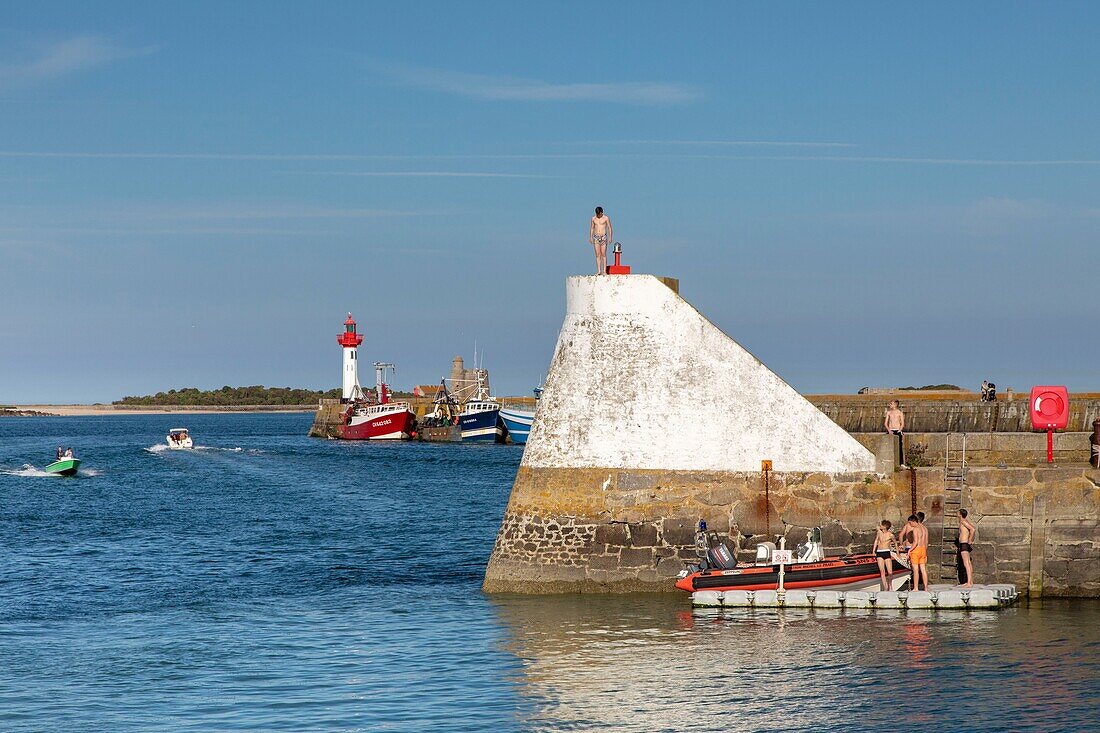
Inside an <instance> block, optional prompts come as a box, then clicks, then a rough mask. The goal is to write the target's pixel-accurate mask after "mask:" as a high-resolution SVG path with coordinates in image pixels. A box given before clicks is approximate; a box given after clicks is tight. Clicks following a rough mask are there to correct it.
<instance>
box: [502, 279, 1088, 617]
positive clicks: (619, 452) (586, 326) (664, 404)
mask: <svg viewBox="0 0 1100 733" xmlns="http://www.w3.org/2000/svg"><path fill="white" fill-rule="evenodd" d="M566 301H567V304H566V317H565V322H564V324H563V326H562V330H561V332H560V334H559V338H558V343H557V347H556V349H555V353H554V357H553V361H552V363H551V367H550V371H549V374H548V377H547V380H546V385H545V391H544V393H543V397H542V400H541V402H540V404H539V407H538V410H537V412H536V417H535V421H534V424H533V426H532V431H531V435H530V437H529V439H528V443H527V448H526V450H525V453H524V457H523V460H522V462H521V465H520V468H519V470H518V472H517V475H516V479H515V482H514V484H513V487H512V492H511V496H510V498H509V502H508V506H507V509H506V510H505V514H504V517H503V520H502V523H501V527H500V531H499V533H498V536H497V539H496V543H495V545H494V548H493V552H492V555H491V557H490V559H489V562H488V565H487V568H486V572H485V578H484V583H483V588H484V589H485V590H486V591H488V592H520V593H556V592H627V591H671V590H673V579H674V578H675V576H676V575H677V573H678V572H679V571H680V570H681V569H682V568H683V566H684V562H685V561H694V560H695V559H696V557H697V556H696V550H695V546H694V534H695V531H696V527H697V524H698V522H699V520H705V521H706V522H707V523H708V526H709V528H710V529H713V530H716V531H719V532H721V533H723V534H724V535H726V536H727V537H728V539H729V543H730V544H731V545H732V546H733V547H734V549H735V550H737V551H739V552H741V556H742V558H743V559H748V557H749V556H750V554H751V551H752V547H753V545H754V544H755V542H756V541H758V540H760V539H763V537H764V536H765V535H768V534H772V535H774V534H780V533H781V534H783V535H784V536H785V537H786V538H787V542H788V546H793V545H794V544H796V543H798V542H801V541H803V540H804V539H805V533H806V531H807V530H808V529H809V528H810V527H814V526H820V527H821V528H822V534H823V541H824V544H825V545H826V549H827V551H829V552H830V553H839V554H843V553H851V552H866V551H868V550H869V548H870V546H871V542H872V538H873V534H874V529H875V527H876V526H877V524H878V522H879V521H880V520H881V519H884V518H885V519H889V520H891V521H892V522H894V523H895V525H900V524H901V523H903V522H904V520H905V518H906V517H907V516H908V515H909V514H910V513H912V512H913V511H914V510H921V511H924V512H925V513H926V514H927V515H928V519H927V523H928V527H929V530H930V535H931V537H930V551H929V569H930V573H931V575H932V579H933V581H936V580H939V576H940V572H939V571H940V569H941V568H940V564H939V560H940V551H941V546H942V540H943V527H944V521H943V520H944V506H945V494H946V492H945V486H944V471H943V469H942V468H938V467H925V468H918V469H914V470H913V471H908V470H902V471H895V470H894V468H895V464H896V463H897V461H896V457H894V459H895V460H891V456H890V454H889V451H890V450H891V449H890V447H889V446H890V442H889V439H888V438H887V437H886V436H883V435H881V434H878V435H874V436H865V437H863V439H862V440H856V438H855V437H853V436H852V435H849V434H848V433H847V432H846V431H845V430H843V429H841V427H840V426H839V425H838V424H837V422H836V421H835V420H833V419H829V418H827V417H826V416H825V414H824V412H822V411H821V410H819V409H818V408H817V407H815V406H814V405H812V404H811V403H810V402H809V401H807V400H806V399H804V398H803V397H802V396H800V395H798V394H797V393H796V392H795V391H794V390H793V389H791V388H790V387H789V386H788V385H786V384H785V383H784V382H783V381H782V380H781V379H780V378H779V377H778V376H776V375H775V374H773V373H772V372H770V371H769V370H768V369H767V367H765V366H764V365H763V364H762V363H760V362H759V361H758V360H756V359H755V358H754V357H752V356H751V355H750V354H748V352H746V351H745V350H744V349H743V348H741V347H740V346H739V345H738V344H737V343H736V342H735V341H733V339H730V338H729V337H728V336H726V335H725V334H723V333H722V332H721V331H720V330H719V329H717V328H716V327H715V326H714V325H713V324H711V323H710V322H709V321H707V320H706V319H705V318H704V317H703V316H702V315H701V314H699V313H698V312H697V311H696V310H695V309H694V308H692V307H691V306H690V305H689V304H687V303H686V302H685V301H684V300H682V299H681V298H680V297H679V296H678V294H677V293H676V292H675V290H674V289H672V288H669V287H666V284H665V283H664V282H662V281H661V280H658V279H657V278H653V277H650V276H644V275H631V276H625V277H574V278H570V279H569V281H568V284H567V287H566ZM873 409H877V408H873ZM879 414H880V415H881V413H879ZM1038 437H1040V436H1033V435H1027V436H1022V437H1020V438H1019V440H1020V441H1022V443H1023V444H1024V447H1023V450H1025V451H1026V453H1027V455H1028V456H1029V457H1032V458H1033V457H1034V455H1035V446H1034V445H1032V443H1033V442H1034V440H1035V439H1036V438H1038ZM1000 440H1001V441H1002V442H1001V443H1000V444H999V447H1004V446H1005V445H1008V444H1010V443H1011V442H1012V440H1011V436H1002V437H1001V438H1000ZM1005 440H1007V441H1008V442H1007V443H1005V442H1004V441H1005ZM883 441H886V442H885V443H884V442H883ZM931 442H935V441H934V440H932V441H931ZM867 446H870V448H868V447H867ZM932 453H935V449H934V448H933V449H932ZM975 455H976V456H978V455H981V454H980V453H976V454H975ZM1007 455H1008V454H1006V453H1004V452H1003V451H1002V452H998V451H997V450H994V446H993V445H992V444H990V446H986V458H988V459H989V460H988V461H983V460H982V459H981V458H977V459H976V460H974V461H972V463H971V468H969V469H968V471H967V481H966V487H965V489H964V490H963V492H962V497H961V499H962V506H963V507H966V508H967V509H968V510H969V511H970V512H971V518H972V519H974V520H975V522H976V524H977V526H978V541H977V543H976V544H975V552H974V560H975V568H976V576H977V580H978V581H979V582H983V583H989V582H1007V583H1014V584H1016V585H1018V586H1019V587H1020V588H1021V590H1025V589H1026V590H1028V591H1030V592H1031V593H1032V594H1044V595H1065V596H1100V562H1098V561H1100V470H1097V469H1092V468H1089V467H1088V465H1087V464H1086V463H1084V462H1083V461H1082V462H1073V461H1067V463H1066V464H1065V465H1060V466H1058V467H1054V468H1051V467H1047V466H1043V465H1038V466H1033V465H1027V466H1023V465H1013V466H1010V465H1008V464H1007V462H1006V461H1004V460H1003V459H1004V458H1005V457H1006V456H1007ZM1008 457H1011V456H1008ZM994 460H996V461H997V464H996V465H987V466H980V465H974V464H977V463H981V462H993V461H994ZM765 461H768V462H770V466H771V469H772V470H771V471H769V472H768V474H767V478H766V479H765V475H764V473H763V472H762V470H761V469H762V466H763V465H764V464H763V462H765ZM1021 462H1022V461H1021ZM765 481H766V482H767V483H766V485H765ZM949 511H951V512H953V509H952V508H949Z"/></svg>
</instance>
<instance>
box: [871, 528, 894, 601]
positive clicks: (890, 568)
mask: <svg viewBox="0 0 1100 733" xmlns="http://www.w3.org/2000/svg"><path fill="white" fill-rule="evenodd" d="M872 549H873V550H874V552H875V558H876V559H877V560H878V576H879V580H881V581H882V589H883V590H890V578H891V577H892V576H893V575H894V560H893V557H892V556H893V552H892V550H893V549H894V533H893V532H891V531H890V520H889V519H883V520H882V521H881V522H879V525H878V532H876V533H875V546H874V547H873V548H872Z"/></svg>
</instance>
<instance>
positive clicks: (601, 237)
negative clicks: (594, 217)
mask: <svg viewBox="0 0 1100 733" xmlns="http://www.w3.org/2000/svg"><path fill="white" fill-rule="evenodd" d="M592 241H593V242H594V243H596V244H607V235H606V234H594V235H592Z"/></svg>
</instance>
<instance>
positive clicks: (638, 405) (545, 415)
mask: <svg viewBox="0 0 1100 733" xmlns="http://www.w3.org/2000/svg"><path fill="white" fill-rule="evenodd" d="M807 358H812V355H807ZM762 460H770V461H772V470H774V471H776V472H789V471H821V472H827V473H850V472H857V471H867V472H874V471H875V469H876V464H875V457H874V455H873V454H872V453H871V452H870V451H868V450H867V449H866V448H865V447H863V446H862V445H860V443H859V442H857V441H856V440H855V438H853V437H852V436H851V435H849V434H848V433H847V432H845V431H844V430H843V429H842V428H840V427H839V426H837V424H836V423H834V422H833V421H832V420H830V419H829V418H828V417H826V416H825V415H824V414H823V413H822V412H821V411H820V410H818V409H817V408H816V407H814V406H813V405H812V404H811V403H810V402H809V401H807V400H806V399H805V398H804V397H802V395H800V394H799V393H798V392H796V391H795V390H794V389H793V388H792V387H791V386H790V385H788V384H787V383H786V382H784V381H783V380H782V379H781V378H780V377H779V376H777V375H776V374H775V373H774V372H772V371H771V370H770V369H768V367H766V366H764V364H763V363H762V362H761V361H760V360H759V359H757V358H756V357H754V356H753V355H752V354H750V353H749V352H748V351H746V350H745V349H744V348H743V347H742V346H741V345H740V344H738V343H737V342H736V341H734V340H733V339H732V338H730V337H729V336H727V335H726V334H724V333H722V331H721V330H720V329H719V328H718V327H717V326H715V325H714V324H713V323H711V322H710V321H709V320H707V319H706V318H705V317H704V316H703V315H702V314H701V313H699V311H697V310H695V308H693V307H692V306H691V305H690V304H689V303H688V302H687V301H685V300H684V299H683V298H681V297H680V296H679V295H678V294H677V293H676V292H674V291H673V290H672V289H671V288H669V287H668V286H667V285H666V284H665V283H664V282H662V281H661V280H660V279H658V278H656V277H653V276H652V275H627V276H595V275H593V276H588V277H571V278H569V280H568V282H567V284H566V313H565V322H564V323H563V324H562V328H561V332H560V334H559V335H558V344H557V348H556V349H555V352H554V358H553V361H552V362H551V365H550V372H549V374H548V376H547V379H546V384H545V388H544V391H543V393H542V398H541V399H540V401H539V406H538V411H537V414H536V415H535V421H534V425H533V426H532V428H531V435H530V437H529V438H528V441H527V449H526V451H525V452H524V455H523V464H524V465H526V466H531V467H540V468H595V467H599V468H630V469H660V470H686V471H754V472H755V471H759V470H760V462H761V461H762Z"/></svg>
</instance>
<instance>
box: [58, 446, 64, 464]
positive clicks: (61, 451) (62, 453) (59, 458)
mask: <svg viewBox="0 0 1100 733" xmlns="http://www.w3.org/2000/svg"><path fill="white" fill-rule="evenodd" d="M64 456H65V449H64V448H62V447H61V446H57V460H59V461H60V460H61V459H62V458H63V457H64Z"/></svg>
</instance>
